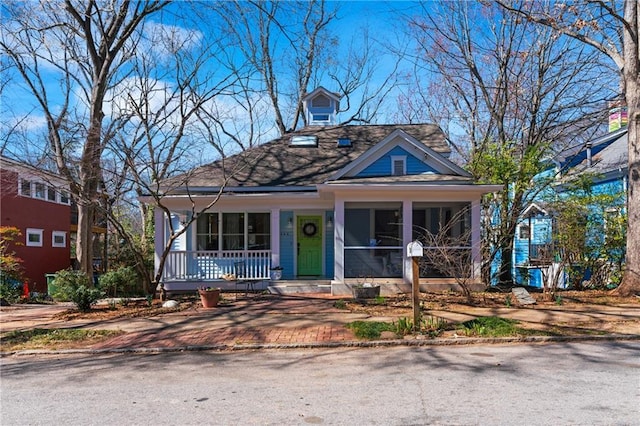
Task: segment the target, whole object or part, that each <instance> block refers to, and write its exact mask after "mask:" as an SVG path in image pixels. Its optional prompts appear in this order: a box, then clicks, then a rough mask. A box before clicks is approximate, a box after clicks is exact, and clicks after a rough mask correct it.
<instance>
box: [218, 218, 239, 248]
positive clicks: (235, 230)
mask: <svg viewBox="0 0 640 426" xmlns="http://www.w3.org/2000/svg"><path fill="white" fill-rule="evenodd" d="M222 250H244V213H223V214H222Z"/></svg>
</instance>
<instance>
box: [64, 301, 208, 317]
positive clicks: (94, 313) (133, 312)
mask: <svg viewBox="0 0 640 426" xmlns="http://www.w3.org/2000/svg"><path fill="white" fill-rule="evenodd" d="M199 303H200V302H196V299H195V298H185V299H183V300H180V304H179V305H178V306H177V307H175V308H163V307H162V302H160V301H159V300H154V301H153V302H152V304H151V306H149V304H148V303H147V302H146V301H144V302H131V303H126V304H122V303H115V304H112V305H105V304H100V305H97V306H93V307H92V308H91V310H90V311H89V312H79V311H78V310H77V309H68V310H66V311H63V312H60V313H59V314H56V315H54V316H53V318H54V319H59V320H63V321H72V320H110V319H118V318H150V317H154V316H157V315H162V314H166V313H169V312H179V311H184V310H189V309H194V308H195V307H196V306H197V305H198V304H199Z"/></svg>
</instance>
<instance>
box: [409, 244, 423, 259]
mask: <svg viewBox="0 0 640 426" xmlns="http://www.w3.org/2000/svg"><path fill="white" fill-rule="evenodd" d="M407 256H408V257H422V256H424V249H423V247H422V243H421V242H420V241H411V242H410V243H409V244H408V245H407Z"/></svg>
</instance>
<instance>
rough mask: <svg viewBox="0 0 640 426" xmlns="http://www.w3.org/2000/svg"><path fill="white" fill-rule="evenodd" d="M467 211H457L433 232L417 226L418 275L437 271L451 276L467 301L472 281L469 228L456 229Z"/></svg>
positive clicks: (470, 292)
mask: <svg viewBox="0 0 640 426" xmlns="http://www.w3.org/2000/svg"><path fill="white" fill-rule="evenodd" d="M469 213H470V212H469V209H468V208H465V209H462V210H459V211H458V212H457V213H456V214H455V215H453V217H452V218H451V220H449V221H448V222H446V223H443V224H442V226H440V227H439V228H438V229H437V232H432V231H430V230H429V229H426V228H422V227H417V229H418V233H419V237H418V240H419V241H420V242H421V243H422V245H423V247H424V256H423V257H422V259H421V262H420V272H421V276H429V274H433V273H437V274H441V275H442V276H445V277H453V278H454V279H455V281H456V284H458V287H459V288H460V289H461V290H462V293H463V294H464V295H465V296H466V298H467V300H469V301H471V300H472V299H473V294H472V288H471V284H473V283H474V282H475V280H474V279H473V262H472V261H471V229H470V228H466V229H463V230H462V232H456V231H457V228H459V227H460V225H461V223H464V222H465V220H464V217H465V216H467V215H469Z"/></svg>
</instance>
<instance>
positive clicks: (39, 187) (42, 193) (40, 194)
mask: <svg viewBox="0 0 640 426" xmlns="http://www.w3.org/2000/svg"><path fill="white" fill-rule="evenodd" d="M33 186H34V188H35V191H34V193H33V198H39V199H41V200H44V199H46V191H47V185H45V184H44V183H43V182H34V184H33Z"/></svg>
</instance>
